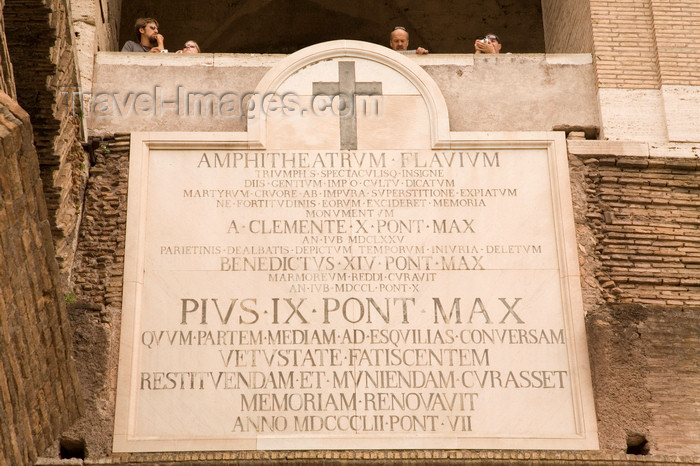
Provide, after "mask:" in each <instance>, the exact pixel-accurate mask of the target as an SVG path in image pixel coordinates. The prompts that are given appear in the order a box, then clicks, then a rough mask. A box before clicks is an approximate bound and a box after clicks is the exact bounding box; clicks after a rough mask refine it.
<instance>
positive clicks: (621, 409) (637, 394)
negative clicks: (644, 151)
mask: <svg viewBox="0 0 700 466" xmlns="http://www.w3.org/2000/svg"><path fill="white" fill-rule="evenodd" d="M569 150H570V152H573V153H577V154H579V157H580V159H579V164H580V165H581V166H582V168H581V169H580V171H581V172H582V173H583V174H584V177H585V185H584V186H585V196H586V203H585V210H583V209H579V211H578V212H577V214H578V215H579V216H583V217H585V219H584V220H583V221H582V224H585V225H586V230H587V232H588V234H589V239H590V238H592V240H589V241H588V243H587V244H586V246H587V248H588V249H587V255H589V259H588V260H589V261H590V260H593V261H595V264H596V267H595V268H594V269H592V270H591V272H592V273H593V275H594V277H595V281H594V282H592V283H587V284H584V286H586V287H588V288H590V287H591V286H594V287H596V288H597V289H598V291H599V292H600V297H601V302H604V303H602V304H600V305H597V306H595V305H593V302H589V303H588V306H587V313H588V315H587V330H588V340H589V343H588V346H589V351H590V355H591V369H592V379H593V388H594V393H595V400H596V410H597V415H598V419H599V422H598V427H599V437H600V443H601V448H604V449H615V448H619V447H620V446H621V445H625V444H626V443H627V444H628V445H629V446H631V447H635V446H636V444H637V443H639V442H640V441H641V442H643V441H646V442H647V443H646V445H645V446H644V448H646V449H649V450H650V452H651V454H666V455H671V454H681V455H695V456H700V409H698V407H697V403H696V401H695V400H696V398H697V394H698V393H700V371H699V369H698V365H697V361H698V355H700V161H699V160H697V159H670V158H649V157H633V156H625V155H623V156H613V155H610V154H614V153H615V152H622V153H624V152H625V150H622V151H618V150H615V149H613V150H607V151H606V150H605V143H601V142H598V141H570V142H569ZM606 152H607V155H601V154H606ZM634 152H638V150H634ZM594 153H597V154H594ZM583 236H584V235H581V234H580V235H579V240H580V241H581V239H582V237H583ZM591 278H592V277H590V272H589V277H588V280H590V279H591Z"/></svg>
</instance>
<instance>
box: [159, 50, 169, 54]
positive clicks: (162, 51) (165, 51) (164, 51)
mask: <svg viewBox="0 0 700 466" xmlns="http://www.w3.org/2000/svg"><path fill="white" fill-rule="evenodd" d="M160 53H168V50H167V49H165V50H161V51H160Z"/></svg>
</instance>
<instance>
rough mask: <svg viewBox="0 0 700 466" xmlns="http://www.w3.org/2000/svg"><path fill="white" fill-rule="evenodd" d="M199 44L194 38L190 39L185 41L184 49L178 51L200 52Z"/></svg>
mask: <svg viewBox="0 0 700 466" xmlns="http://www.w3.org/2000/svg"><path fill="white" fill-rule="evenodd" d="M199 52H200V50H199V45H197V42H195V41H193V40H188V41H187V42H185V47H183V49H182V50H178V51H177V53H199Z"/></svg>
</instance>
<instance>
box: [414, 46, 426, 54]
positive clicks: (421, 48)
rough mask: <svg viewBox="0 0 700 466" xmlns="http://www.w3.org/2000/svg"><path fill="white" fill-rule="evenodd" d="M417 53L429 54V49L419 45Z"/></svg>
mask: <svg viewBox="0 0 700 466" xmlns="http://www.w3.org/2000/svg"><path fill="white" fill-rule="evenodd" d="M416 53H417V54H418V55H427V54H428V50H426V49H424V48H423V47H418V48H417V49H416Z"/></svg>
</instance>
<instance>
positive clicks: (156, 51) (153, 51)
mask: <svg viewBox="0 0 700 466" xmlns="http://www.w3.org/2000/svg"><path fill="white" fill-rule="evenodd" d="M162 50H163V49H162V48H160V47H152V48H151V50H149V51H148V52H149V53H160V52H161V51H162Z"/></svg>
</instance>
